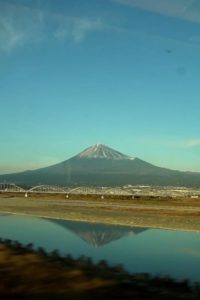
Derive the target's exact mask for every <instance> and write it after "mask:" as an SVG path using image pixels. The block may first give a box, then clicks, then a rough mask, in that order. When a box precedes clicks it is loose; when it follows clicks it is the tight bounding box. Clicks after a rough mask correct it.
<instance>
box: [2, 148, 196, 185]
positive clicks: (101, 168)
mask: <svg viewBox="0 0 200 300" xmlns="http://www.w3.org/2000/svg"><path fill="white" fill-rule="evenodd" d="M1 181H9V182H15V183H18V184H29V185H36V184H57V185H65V186H68V185H71V186H73V185H90V186H91V185H93V186H116V185H118V186H121V185H124V184H150V185H175V186H198V185H199V183H200V173H193V172H180V171H174V170H169V169H166V168H161V167H157V166H154V165H152V164H150V163H148V162H145V161H143V160H141V159H139V158H136V157H131V156H128V155H125V154H122V153H120V152H118V151H116V150H113V149H111V148H109V147H107V146H105V145H101V144H97V145H94V146H92V147H89V148H87V149H85V150H84V151H82V152H81V153H79V154H78V155H76V156H74V157H72V158H70V159H68V160H66V161H63V162H61V163H58V164H56V165H53V166H49V167H45V168H41V169H37V170H33V171H25V172H21V173H16V174H9V175H8V174H7V175H0V182H1Z"/></svg>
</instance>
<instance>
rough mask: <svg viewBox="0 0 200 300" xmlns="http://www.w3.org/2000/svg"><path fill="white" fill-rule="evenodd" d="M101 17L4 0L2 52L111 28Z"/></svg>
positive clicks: (80, 38)
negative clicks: (34, 7) (39, 7)
mask: <svg viewBox="0 0 200 300" xmlns="http://www.w3.org/2000/svg"><path fill="white" fill-rule="evenodd" d="M111 28H112V27H111V26H108V25H107V24H106V23H105V21H103V20H102V19H101V18H96V19H95V18H88V17H73V16H67V15H64V14H54V13H49V12H46V11H42V10H40V9H33V8H29V7H24V6H21V5H11V4H5V3H0V52H6V53H10V52H12V51H13V50H14V49H16V48H18V47H20V46H23V45H24V44H26V43H36V42H42V41H44V40H47V39H55V40H63V39H67V40H71V41H75V42H81V41H83V40H84V39H85V38H86V37H87V36H88V34H90V33H92V32H96V31H101V30H106V29H111Z"/></svg>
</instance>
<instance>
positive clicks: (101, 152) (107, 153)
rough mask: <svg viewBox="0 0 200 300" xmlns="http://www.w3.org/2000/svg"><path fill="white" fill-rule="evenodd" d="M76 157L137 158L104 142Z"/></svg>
mask: <svg viewBox="0 0 200 300" xmlns="http://www.w3.org/2000/svg"><path fill="white" fill-rule="evenodd" d="M76 158H100V159H101V158H106V159H120V160H121V159H130V160H133V159H135V158H134V157H131V156H128V155H125V154H122V153H121V152H119V151H116V150H114V149H112V148H109V147H108V146H106V145H102V144H96V145H94V146H91V147H89V148H87V149H85V150H84V151H82V152H81V153H79V154H78V155H76Z"/></svg>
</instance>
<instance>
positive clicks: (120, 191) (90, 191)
mask: <svg viewBox="0 0 200 300" xmlns="http://www.w3.org/2000/svg"><path fill="white" fill-rule="evenodd" d="M1 192H7V193H9V192H11V193H13V192H16V193H23V194H24V196H25V197H28V196H29V195H31V194H33V193H34V194H42V193H44V194H45V193H47V194H54V193H56V194H58V193H60V194H64V195H65V197H66V198H69V197H70V195H99V196H100V197H101V198H102V199H103V198H104V196H106V195H128V196H132V194H133V193H132V192H131V191H130V190H127V189H124V188H123V187H115V188H114V187H84V186H79V187H73V188H71V187H60V186H55V185H44V184H42V185H37V186H33V187H31V188H27V189H25V188H23V187H20V186H18V185H16V184H15V183H0V193H1Z"/></svg>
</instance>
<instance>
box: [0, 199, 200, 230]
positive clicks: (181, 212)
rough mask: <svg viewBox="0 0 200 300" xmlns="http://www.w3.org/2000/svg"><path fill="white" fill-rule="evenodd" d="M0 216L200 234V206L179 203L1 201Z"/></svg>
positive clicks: (170, 201) (135, 201) (53, 200)
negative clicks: (5, 214) (12, 215)
mask: <svg viewBox="0 0 200 300" xmlns="http://www.w3.org/2000/svg"><path fill="white" fill-rule="evenodd" d="M0 212H2V213H12V214H21V215H30V216H38V217H47V218H56V219H64V220H74V221H83V222H93V223H102V224H112V225H122V226H131V227H137V226H138V227H151V228H162V229H171V230H184V231H200V203H199V201H198V200H193V199H176V200H171V199H170V200H165V201H164V200H142V199H141V200H128V201H125V200H120V199H117V200H116V199H115V200H106V201H103V200H95V201H91V200H75V199H73V200H71V199H48V198H41V199H40V198H35V197H34V198H21V197H13V198H11V197H8V196H6V197H4V196H3V195H1V197H0Z"/></svg>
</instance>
